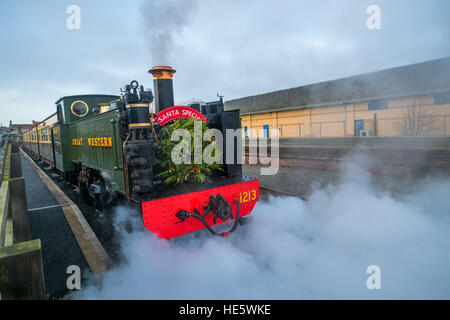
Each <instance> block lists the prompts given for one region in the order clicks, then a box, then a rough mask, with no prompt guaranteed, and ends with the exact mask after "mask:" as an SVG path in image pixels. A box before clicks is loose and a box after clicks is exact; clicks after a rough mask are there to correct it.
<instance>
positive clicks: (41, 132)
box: [36, 113, 58, 167]
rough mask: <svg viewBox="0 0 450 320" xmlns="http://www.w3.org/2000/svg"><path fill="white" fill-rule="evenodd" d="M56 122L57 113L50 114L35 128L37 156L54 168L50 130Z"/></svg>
mask: <svg viewBox="0 0 450 320" xmlns="http://www.w3.org/2000/svg"><path fill="white" fill-rule="evenodd" d="M57 122H58V115H57V113H54V114H52V115H51V116H49V117H48V118H46V119H44V120H43V121H42V122H41V123H39V124H38V125H37V126H36V133H37V144H38V150H39V156H40V157H41V159H42V160H43V161H45V162H47V163H48V164H50V165H51V166H52V167H53V166H54V163H55V162H54V153H53V135H52V130H53V127H54V126H55V124H56V123H57Z"/></svg>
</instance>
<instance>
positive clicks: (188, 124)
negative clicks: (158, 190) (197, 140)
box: [156, 118, 223, 185]
mask: <svg viewBox="0 0 450 320" xmlns="http://www.w3.org/2000/svg"><path fill="white" fill-rule="evenodd" d="M196 121H197V122H199V123H201V124H202V141H201V144H202V154H203V150H204V149H205V148H206V147H207V146H208V145H211V146H214V145H215V143H216V141H214V137H213V138H212V140H210V141H203V136H204V133H205V131H206V130H208V126H207V125H206V123H205V122H204V121H202V120H195V119H192V118H179V119H177V120H175V121H174V123H172V124H170V125H166V126H164V127H163V128H162V129H161V130H160V132H159V141H158V142H159V146H158V150H157V161H158V164H159V165H160V166H161V167H162V168H163V170H164V171H163V172H161V173H159V174H158V175H157V176H156V177H157V178H163V179H164V183H165V184H175V185H176V184H181V183H184V182H187V181H190V182H199V183H204V182H205V181H207V179H208V176H210V175H211V174H213V173H214V171H223V168H222V165H220V164H217V163H211V164H208V163H206V162H205V161H204V160H205V159H203V157H202V163H199V164H194V123H195V122H196ZM177 129H186V130H187V131H188V132H189V134H190V136H191V146H190V147H191V164H186V163H181V164H175V163H173V161H172V150H173V149H174V147H175V146H176V145H178V144H179V143H182V142H180V141H172V140H171V137H172V133H173V132H174V131H175V130H177ZM186 147H187V144H186ZM180 155H181V154H180ZM212 156H215V154H214V153H213V154H212Z"/></svg>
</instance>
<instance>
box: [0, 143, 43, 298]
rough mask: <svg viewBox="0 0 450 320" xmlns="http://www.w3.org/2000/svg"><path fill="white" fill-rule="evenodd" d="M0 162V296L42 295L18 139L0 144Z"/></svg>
mask: <svg viewBox="0 0 450 320" xmlns="http://www.w3.org/2000/svg"><path fill="white" fill-rule="evenodd" d="M2 153H3V157H2V158H1V164H0V169H1V171H0V179H1V188H0V300H1V299H4V300H10V299H46V292H45V285H44V271H43V265H42V251H41V250H42V249H41V241H40V239H35V240H30V231H29V220H28V219H29V217H28V208H27V199H26V192H25V179H24V177H23V176H22V165H21V162H20V153H19V145H18V142H17V141H15V139H14V138H11V139H10V140H9V141H6V143H5V145H4V146H3V150H2Z"/></svg>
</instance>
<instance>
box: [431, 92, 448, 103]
mask: <svg viewBox="0 0 450 320" xmlns="http://www.w3.org/2000/svg"><path fill="white" fill-rule="evenodd" d="M434 104H450V92H445V93H440V94H437V95H435V96H434Z"/></svg>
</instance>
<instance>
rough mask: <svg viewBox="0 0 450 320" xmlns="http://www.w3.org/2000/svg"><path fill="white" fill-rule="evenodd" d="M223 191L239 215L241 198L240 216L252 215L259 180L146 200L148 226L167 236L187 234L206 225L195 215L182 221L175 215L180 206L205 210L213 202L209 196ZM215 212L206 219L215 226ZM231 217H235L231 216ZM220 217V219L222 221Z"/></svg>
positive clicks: (145, 213) (145, 210)
mask: <svg viewBox="0 0 450 320" xmlns="http://www.w3.org/2000/svg"><path fill="white" fill-rule="evenodd" d="M219 193H220V194H221V195H222V196H223V197H224V198H225V200H227V201H228V203H229V204H230V205H231V207H232V209H233V217H236V205H237V203H236V202H240V213H239V215H240V217H244V216H246V215H249V214H250V213H251V212H252V210H253V207H254V206H255V204H256V201H258V198H259V180H251V181H245V182H239V183H234V184H230V185H226V186H222V187H217V188H213V189H207V190H202V191H196V192H191V193H185V194H181V195H177V196H173V197H168V198H162V199H157V200H152V201H147V202H143V203H142V215H143V220H144V226H145V227H146V228H147V229H149V230H150V231H151V232H153V233H154V234H156V235H158V236H159V237H160V238H163V239H170V238H173V237H178V236H181V235H183V234H186V233H189V232H193V231H197V230H200V229H203V228H204V227H205V226H204V225H203V224H202V223H201V222H200V221H199V220H197V219H195V218H188V219H186V221H184V222H180V223H177V222H179V221H180V219H178V218H177V217H176V216H175V213H177V212H178V211H180V210H186V211H188V212H194V209H195V208H196V209H197V210H198V211H199V212H200V213H201V214H203V213H204V210H203V207H206V206H207V205H208V202H209V196H211V195H214V196H216V195H217V194H219ZM213 218H214V215H212V214H210V215H208V216H207V217H206V218H205V220H206V222H207V223H208V224H209V225H211V226H213V225H214V223H213ZM229 220H231V219H229ZM222 222H225V221H222V220H220V219H217V223H216V224H219V223H222Z"/></svg>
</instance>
